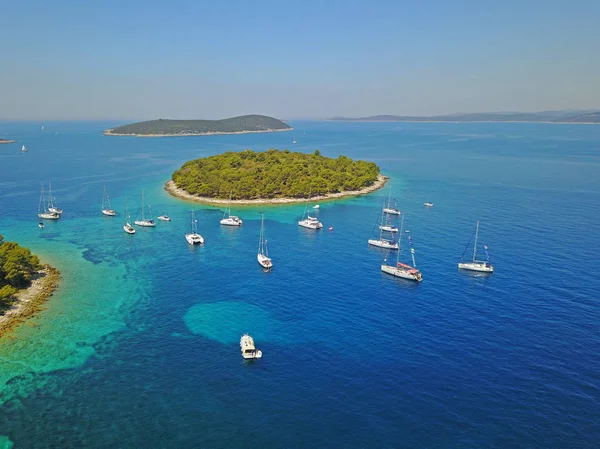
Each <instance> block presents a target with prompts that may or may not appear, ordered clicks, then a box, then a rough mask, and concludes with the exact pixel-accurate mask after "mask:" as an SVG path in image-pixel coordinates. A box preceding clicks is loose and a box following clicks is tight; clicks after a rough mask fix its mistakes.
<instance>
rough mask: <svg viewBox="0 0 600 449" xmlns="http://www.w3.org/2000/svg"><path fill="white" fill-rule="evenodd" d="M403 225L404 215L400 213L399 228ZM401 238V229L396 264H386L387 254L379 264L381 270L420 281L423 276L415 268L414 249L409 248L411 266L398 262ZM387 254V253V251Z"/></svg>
mask: <svg viewBox="0 0 600 449" xmlns="http://www.w3.org/2000/svg"><path fill="white" fill-rule="evenodd" d="M403 225H404V215H402V222H401V224H400V229H402V227H403ZM401 240H402V230H400V238H399V239H398V253H397V254H396V265H388V264H387V256H386V258H385V260H384V263H383V264H382V265H381V271H383V272H384V273H387V274H391V275H392V276H396V277H399V278H402V279H408V280H411V281H417V282H421V281H422V280H423V276H422V275H421V272H420V271H419V270H417V268H416V266H417V263H416V262H415V249H414V248H411V249H410V254H411V256H412V262H413V266H412V267H411V266H410V265H407V264H404V263H402V262H400V250H401V243H402V242H401ZM388 255H389V253H388Z"/></svg>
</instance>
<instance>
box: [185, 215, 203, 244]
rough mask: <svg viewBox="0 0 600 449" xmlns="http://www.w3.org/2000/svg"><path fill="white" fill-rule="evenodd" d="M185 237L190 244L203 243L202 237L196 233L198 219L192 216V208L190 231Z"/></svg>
mask: <svg viewBox="0 0 600 449" xmlns="http://www.w3.org/2000/svg"><path fill="white" fill-rule="evenodd" d="M185 239H186V240H187V242H188V243H189V244H190V245H202V244H203V243H204V237H202V236H201V235H200V234H198V220H196V217H195V216H194V209H192V232H190V233H189V234H186V235H185Z"/></svg>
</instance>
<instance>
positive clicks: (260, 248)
mask: <svg viewBox="0 0 600 449" xmlns="http://www.w3.org/2000/svg"><path fill="white" fill-rule="evenodd" d="M264 231H265V214H261V220H260V237H259V238H258V252H259V253H260V254H264V243H263V242H264V240H263V233H264Z"/></svg>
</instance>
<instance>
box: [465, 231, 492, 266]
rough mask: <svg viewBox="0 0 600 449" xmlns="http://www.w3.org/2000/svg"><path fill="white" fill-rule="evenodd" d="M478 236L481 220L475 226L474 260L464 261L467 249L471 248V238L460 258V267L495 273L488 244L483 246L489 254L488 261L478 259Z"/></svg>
mask: <svg viewBox="0 0 600 449" xmlns="http://www.w3.org/2000/svg"><path fill="white" fill-rule="evenodd" d="M471 238H473V236H471ZM478 238H479V221H478V222H477V226H476V227H475V243H474V244H473V260H471V261H470V262H468V261H467V262H464V261H463V258H464V256H465V253H466V252H467V249H468V248H469V244H470V243H471V240H469V243H467V247H466V248H465V251H464V252H463V255H462V257H461V258H460V262H459V263H458V268H460V269H462V270H469V271H479V272H481V273H493V272H494V267H493V266H492V264H491V263H490V255H489V253H488V247H487V246H485V245H484V246H483V248H484V249H485V254H486V256H487V261H482V260H477V240H478Z"/></svg>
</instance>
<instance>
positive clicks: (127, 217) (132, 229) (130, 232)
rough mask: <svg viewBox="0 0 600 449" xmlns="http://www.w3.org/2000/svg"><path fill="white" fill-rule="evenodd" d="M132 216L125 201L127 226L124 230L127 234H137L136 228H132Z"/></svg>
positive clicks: (125, 225)
mask: <svg viewBox="0 0 600 449" xmlns="http://www.w3.org/2000/svg"><path fill="white" fill-rule="evenodd" d="M130 222H131V216H130V215H129V214H128V213H127V200H125V224H124V225H123V230H124V231H125V232H126V233H127V234H135V228H134V227H133V226H131V223H130Z"/></svg>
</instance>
